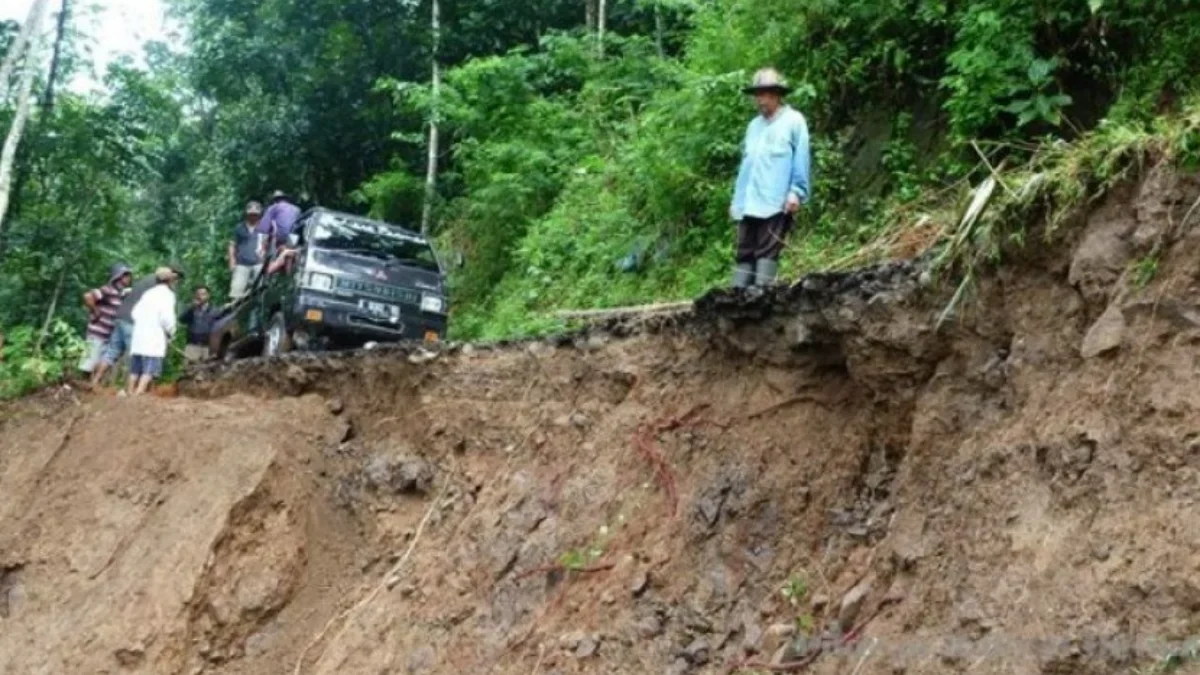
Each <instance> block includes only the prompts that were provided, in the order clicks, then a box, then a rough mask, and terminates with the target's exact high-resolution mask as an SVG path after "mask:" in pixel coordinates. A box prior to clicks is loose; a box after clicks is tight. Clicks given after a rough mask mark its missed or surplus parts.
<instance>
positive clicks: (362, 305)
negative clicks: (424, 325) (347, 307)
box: [358, 300, 400, 319]
mask: <svg viewBox="0 0 1200 675" xmlns="http://www.w3.org/2000/svg"><path fill="white" fill-rule="evenodd" d="M358 307H359V309H363V310H366V311H367V312H369V313H371V314H373V315H375V316H381V317H384V318H388V319H391V318H398V317H399V316H400V308H399V307H397V306H395V305H389V304H387V303H386V302H375V301H374V300H359V301H358Z"/></svg>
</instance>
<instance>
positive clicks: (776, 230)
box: [729, 68, 810, 288]
mask: <svg viewBox="0 0 1200 675" xmlns="http://www.w3.org/2000/svg"><path fill="white" fill-rule="evenodd" d="M743 91H744V92H745V93H747V94H752V95H753V96H754V101H755V105H756V106H757V107H758V112H759V115H758V117H755V118H754V119H753V120H752V121H751V122H750V126H749V127H748V128H747V129H746V138H745V140H744V141H743V143H742V164H741V167H740V169H739V170H738V176H737V186H736V187H735V189H734V193H733V204H732V205H731V207H730V209H729V214H730V216H731V217H732V218H733V219H734V220H736V221H738V232H737V254H736V261H737V268H736V270H735V271H734V275H733V285H734V287H735V288H746V287H748V286H760V287H761V286H767V285H769V284H771V283H772V282H774V281H775V277H776V275H777V274H778V272H779V254H780V253H782V252H783V249H784V245H785V241H786V240H787V235H788V232H789V231H790V230H791V229H792V224H793V222H794V220H795V215H796V213H797V212H798V211H799V210H800V207H801V205H803V204H807V203H808V199H809V184H808V174H809V163H810V156H809V142H808V123H807V122H806V121H805V119H804V116H803V115H801V114H800V113H799V112H798V111H797V110H795V109H794V108H792V107H791V106H789V105H787V104H786V103H784V102H783V98H784V96H786V95H787V94H788V93H789V92H790V91H791V89H790V88H789V87H788V85H787V83H786V82H785V81H784V80H783V77H782V76H780V74H779V72H778V71H776V70H775V69H774V68H764V69H762V70H760V71H758V72H757V73H755V74H754V82H753V83H752V84H751V85H750V86H749V87H746V88H745V89H744V90H743Z"/></svg>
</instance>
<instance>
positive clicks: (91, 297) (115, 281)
mask: <svg viewBox="0 0 1200 675" xmlns="http://www.w3.org/2000/svg"><path fill="white" fill-rule="evenodd" d="M132 280H133V272H132V271H131V270H130V269H129V268H128V267H127V266H125V265H121V264H117V265H113V266H112V268H111V269H110V270H109V271H108V283H106V284H104V285H103V286H101V287H100V288H94V289H92V290H90V291H88V292H87V293H84V294H83V304H84V306H86V307H87V308H88V317H89V318H88V326H87V351H86V352H85V353H84V355H83V359H82V360H81V361H80V362H79V371H80V372H82V373H85V374H87V375H88V376H90V375H91V374H92V373H94V372H95V370H96V368H97V366H99V365H100V359H102V358H103V357H104V350H105V349H106V348H107V347H108V341H109V338H110V337H112V334H113V331H114V330H115V329H116V327H117V312H118V311H120V309H121V300H122V298H124V294H125V292H126V290H127V289H128V288H129V282H130V281H132Z"/></svg>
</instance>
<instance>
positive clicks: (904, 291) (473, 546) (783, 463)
mask: <svg viewBox="0 0 1200 675" xmlns="http://www.w3.org/2000/svg"><path fill="white" fill-rule="evenodd" d="M1197 196H1200V187H1198V185H1197V182H1196V181H1195V180H1193V179H1191V178H1189V177H1180V176H1178V175H1176V174H1174V173H1171V172H1169V171H1159V170H1156V171H1153V172H1151V173H1150V174H1149V175H1148V177H1147V179H1146V180H1145V181H1144V182H1143V183H1141V184H1139V185H1136V186H1130V187H1129V188H1128V189H1127V190H1126V191H1125V192H1123V193H1121V194H1117V195H1114V196H1113V197H1112V198H1111V199H1110V200H1109V201H1108V202H1107V203H1106V204H1104V205H1103V206H1102V207H1101V208H1099V209H1098V210H1097V211H1096V212H1095V213H1094V214H1092V215H1091V217H1090V218H1088V219H1087V221H1086V222H1083V223H1080V225H1079V227H1078V228H1076V229H1075V230H1074V231H1073V234H1072V235H1071V239H1070V240H1069V241H1066V242H1065V243H1062V244H1061V245H1058V246H1056V247H1055V248H1053V249H1047V250H1045V251H1043V252H1041V253H1038V254H1036V255H1029V256H1027V257H1026V258H1025V259H1024V261H1022V262H1019V263H1014V264H1011V265H1009V266H1007V267H1005V268H1003V269H1002V270H1000V271H999V272H998V273H997V274H995V275H993V276H991V277H990V278H988V279H986V280H984V282H983V283H982V284H981V286H980V288H979V289H978V298H977V301H976V302H973V303H971V304H969V305H965V306H964V307H963V308H962V309H961V310H960V311H959V316H958V317H957V320H956V321H955V322H953V323H952V324H951V325H948V326H945V327H943V328H941V329H937V328H936V319H937V316H938V314H939V313H940V311H941V310H942V309H943V307H944V301H945V295H944V294H943V293H942V292H940V291H938V290H937V289H936V288H934V287H933V286H931V285H930V284H929V278H928V275H927V274H924V271H925V270H924V267H923V265H922V264H921V263H919V262H917V263H898V264H891V265H884V266H880V267H876V268H872V269H870V270H863V271H859V272H855V273H849V274H838V275H818V276H813V277H810V278H808V279H806V280H804V281H803V282H802V283H800V284H798V285H797V286H795V287H792V288H789V289H780V290H778V291H776V292H772V293H768V294H766V295H764V296H762V297H758V298H755V299H747V298H744V297H741V296H734V295H729V294H723V293H715V294H712V295H710V296H709V297H707V298H704V299H702V300H701V301H700V302H699V303H698V306H697V311H696V313H695V314H694V315H692V316H690V317H685V318H682V319H673V320H671V321H669V322H664V323H661V324H654V325H651V326H641V327H638V330H628V329H621V330H620V331H618V332H619V333H620V335H619V336H614V335H612V334H611V332H593V333H590V334H581V335H577V336H571V337H569V338H561V339H557V340H553V341H548V342H543V341H538V342H530V343H521V344H509V345H495V346H476V345H458V346H453V345H452V346H448V347H446V348H444V349H442V350H439V351H434V352H430V351H426V350H423V349H417V348H397V349H385V350H378V351H374V352H367V353H356V354H349V355H340V356H308V357H295V358H288V359H283V360H276V361H249V362H246V363H242V364H237V365H235V366H233V367H231V368H225V367H222V368H218V369H214V370H210V371H204V372H200V373H198V374H197V375H196V377H195V378H194V379H193V380H192V381H191V382H188V383H186V384H185V386H184V387H183V388H182V390H181V394H182V395H183V398H178V399H163V400H138V401H132V400H130V401H126V400H111V399H87V400H83V401H82V402H80V403H78V404H74V403H70V402H59V403H52V402H47V401H36V402H29V403H27V404H24V405H20V406H17V408H16V409H15V410H14V411H12V412H11V413H10V418H9V419H7V420H6V421H5V422H4V427H3V432H2V434H3V435H2V436H0V570H2V572H0V671H2V672H5V673H124V672H130V673H155V674H157V673H171V674H175V673H185V674H188V675H199V674H201V673H213V674H218V673H220V674H244V675H277V674H286V673H304V674H306V675H308V674H315V673H327V674H332V673H339V674H340V673H363V674H370V675H376V674H382V673H389V674H391V673H397V674H399V673H404V674H410V673H411V674H417V673H429V674H446V675H449V674H452V673H453V674H458V673H500V674H504V675H508V674H513V675H516V674H520V675H528V674H529V673H533V674H534V675H552V674H553V675H567V674H569V673H623V674H624V673H628V674H630V675H633V674H638V675H642V674H645V673H668V674H670V673H674V674H677V675H682V674H684V673H712V674H716V673H724V672H729V671H731V670H734V671H736V670H741V671H742V672H747V673H749V672H759V673H761V672H769V671H780V672H800V671H804V672H816V673H854V674H855V675H858V674H866V673H966V672H971V673H1062V674H1077V673H1078V674H1083V673H1114V672H1133V669H1134V668H1138V667H1151V668H1156V670H1151V671H1149V672H1181V673H1182V672H1200V670H1197V664H1196V662H1194V661H1193V660H1191V659H1192V658H1193V657H1191V656H1189V654H1188V653H1187V652H1186V650H1185V649H1181V648H1182V647H1184V646H1186V645H1185V643H1186V641H1187V640H1189V639H1191V638H1192V636H1195V635H1197V634H1198V632H1200V618H1198V617H1200V554H1197V551H1200V525H1197V524H1195V523H1194V522H1193V521H1194V519H1192V518H1189V517H1188V516H1189V514H1190V513H1191V512H1192V511H1193V510H1194V509H1195V507H1196V505H1197V503H1198V501H1200V480H1198V479H1200V393H1197V392H1200V387H1198V386H1197V384H1198V383H1200V382H1198V380H1200V375H1198V371H1197V365H1196V345H1197V344H1200V304H1198V303H1197V301H1196V300H1195V298H1196V297H1197V294H1196V292H1195V291H1196V290H1197V289H1196V286H1197V282H1198V281H1200V276H1198V274H1200V273H1197V271H1196V270H1197V269H1200V253H1197V247H1196V245H1195V244H1196V241H1197V238H1198V235H1195V234H1193V233H1192V231H1191V230H1190V229H1188V228H1186V227H1184V226H1186V223H1185V222H1184V214H1185V213H1187V212H1188V210H1189V208H1190V206H1191V204H1192V203H1194V202H1195V200H1196V198H1197ZM1181 224H1182V225H1181ZM1151 257H1153V263H1154V265H1156V267H1157V275H1156V276H1155V277H1154V278H1153V279H1148V278H1147V277H1148V275H1146V274H1145V273H1144V271H1145V270H1146V269H1147V268H1148V267H1150V265H1151V263H1150V262H1147V261H1149V260H1150V258H1151ZM1172 648H1174V649H1177V650H1179V651H1180V653H1179V654H1177V655H1176V657H1175V658H1174V660H1167V659H1164V658H1163V656H1164V654H1166V652H1167V650H1168V649H1172ZM1172 669H1173V670H1172ZM1188 669H1191V670H1188Z"/></svg>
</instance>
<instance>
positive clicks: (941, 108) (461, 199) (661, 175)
mask: <svg viewBox="0 0 1200 675" xmlns="http://www.w3.org/2000/svg"><path fill="white" fill-rule="evenodd" d="M173 4H174V5H175V9H176V10H177V13H178V15H179V16H180V18H181V19H182V20H183V21H184V22H185V23H186V27H187V33H188V35H189V39H190V44H189V46H188V51H187V52H185V53H178V52H173V51H172V50H171V49H169V48H168V47H167V46H166V45H162V44H154V45H150V46H148V48H147V53H146V57H147V62H148V63H149V68H148V69H139V68H136V67H134V66H133V65H132V64H131V63H130V62H121V63H118V64H116V66H114V67H113V68H111V69H110V71H109V72H108V73H106V76H105V79H104V84H105V87H106V89H107V91H106V92H105V93H104V95H102V96H97V95H80V94H72V93H68V89H67V88H65V87H58V91H60V92H62V93H60V95H59V96H58V98H57V101H56V104H55V105H54V107H53V108H52V109H50V110H45V111H38V112H37V114H35V116H34V119H33V120H32V123H31V125H30V127H29V134H28V136H27V138H26V141H25V142H24V143H23V144H22V150H21V153H20V156H19V158H18V167H17V168H18V170H17V181H16V185H15V186H14V194H13V196H14V200H13V204H12V207H11V209H10V217H9V222H8V224H7V225H6V228H5V231H4V232H3V233H0V316H2V317H4V322H5V324H6V326H7V327H8V329H9V330H10V333H11V334H18V335H19V334H20V331H19V330H18V329H16V328H14V327H15V326H38V327H40V326H42V325H44V324H45V322H46V316H47V315H48V314H49V315H51V318H52V319H53V320H52V321H51V322H50V324H48V325H52V326H58V325H59V323H58V322H60V321H61V322H62V325H67V326H71V327H72V328H73V329H74V330H75V331H76V332H77V333H79V334H81V333H82V329H83V323H84V320H85V315H84V312H83V310H82V308H81V307H80V304H79V302H78V298H79V295H80V293H82V291H83V290H85V289H86V288H89V287H93V286H96V285H98V284H99V283H100V281H101V280H102V279H103V276H104V271H105V270H106V269H107V267H108V266H109V265H110V264H112V263H113V262H117V261H124V262H127V263H129V264H132V265H133V266H134V267H135V268H136V269H137V271H138V272H139V273H145V272H148V271H150V269H152V268H153V267H154V266H155V265H157V264H160V263H162V262H164V261H165V260H168V259H175V260H182V261H183V262H184V263H185V265H186V267H187V268H188V270H189V272H190V274H189V285H191V284H195V283H205V284H207V285H209V286H210V287H212V288H213V290H214V291H215V292H216V295H217V296H218V301H219V300H220V296H221V294H222V292H223V290H224V288H225V287H226V284H227V281H228V279H227V273H226V271H225V267H224V264H223V255H224V254H223V250H224V246H225V243H226V238H227V236H228V234H227V233H228V232H229V230H230V228H232V227H233V225H234V224H235V223H236V221H237V218H238V215H239V211H240V209H241V205H242V204H244V202H245V201H247V200H248V199H251V198H258V199H261V198H262V197H263V196H264V195H265V194H266V193H267V192H268V191H269V190H272V189H275V188H285V189H289V190H291V191H293V192H294V193H296V194H297V195H298V196H299V197H300V198H301V200H302V202H303V204H304V205H305V206H310V205H316V204H321V205H326V206H332V207H340V208H347V209H359V210H364V211H370V213H371V215H373V216H376V217H380V218H385V219H387V220H390V221H392V222H396V223H399V224H406V225H412V224H413V223H415V222H417V220H418V219H419V217H420V214H421V212H422V208H423V206H424V200H425V184H424V175H425V165H424V162H425V158H426V150H427V148H426V147H425V144H426V138H427V132H428V129H429V125H430V124H431V123H433V122H436V123H438V125H439V130H440V132H441V138H442V147H441V152H440V156H439V157H438V160H439V169H440V175H439V179H438V188H437V193H436V195H435V196H434V202H433V204H432V206H433V207H434V213H435V215H436V218H435V221H436V222H435V226H436V230H435V232H436V235H437V236H438V238H439V241H440V243H441V247H442V248H443V249H444V251H445V252H446V253H451V254H458V253H461V254H462V256H463V259H464V260H465V265H464V266H463V267H462V268H461V269H455V270H453V274H452V278H451V283H452V290H453V295H452V311H453V317H452V322H451V326H452V331H453V332H454V333H455V334H456V337H460V338H478V337H487V338H500V337H508V336H514V335H533V334H540V333H545V332H548V331H554V330H560V329H561V328H562V322H560V321H558V320H556V319H555V318H554V312H555V310H558V309H564V308H594V307H606V306H614V305H622V304H636V303H641V302H650V301H665V300H670V299H676V298H687V297H693V296H695V295H698V294H700V293H703V292H704V291H705V290H707V289H709V288H711V287H713V286H716V285H722V284H724V283H726V280H727V279H728V276H729V274H730V271H731V267H732V260H731V258H732V248H733V237H734V225H733V223H732V222H730V220H729V217H728V206H729V200H730V196H731V195H730V193H731V190H732V183H733V179H734V173H735V170H736V167H737V162H738V159H739V155H740V142H741V139H742V134H743V132H744V129H745V127H746V124H747V122H748V121H749V120H750V119H751V117H752V116H753V115H754V114H755V113H754V110H753V107H752V105H751V103H750V102H749V101H748V100H747V99H746V97H745V96H744V95H743V94H742V93H741V91H740V89H741V87H742V86H743V85H744V83H745V82H746V80H747V79H748V77H749V74H750V73H751V72H752V71H753V70H754V69H756V68H758V67H760V66H763V65H768V64H771V65H775V66H776V67H778V68H780V69H781V70H782V71H783V72H784V73H786V74H787V75H788V76H789V77H790V80H791V82H792V84H793V85H794V89H795V91H794V93H793V94H792V95H791V96H790V98H789V100H790V102H791V103H792V105H794V106H795V107H797V108H798V109H800V110H801V111H802V112H803V113H804V114H805V115H806V117H807V119H808V121H809V126H810V131H811V133H812V142H813V148H812V149H813V157H814V171H813V189H814V194H813V198H812V200H811V202H810V203H809V204H808V205H806V206H805V208H804V209H803V211H802V213H801V216H800V218H799V219H798V223H797V229H796V231H795V233H794V234H793V236H792V239H791V240H790V242H789V245H788V248H787V249H786V250H785V252H784V257H783V261H782V262H783V271H784V273H785V275H795V274H799V273H802V272H804V271H808V270H812V269H817V268H827V267H831V266H841V265H846V264H851V263H854V262H860V261H862V260H865V259H867V258H869V257H870V256H879V255H887V254H888V252H889V250H890V249H889V246H890V245H892V244H895V243H897V242H901V243H904V242H906V241H908V238H911V237H917V238H918V239H920V237H926V236H927V235H925V234H923V232H925V231H929V232H934V233H936V232H937V231H938V229H939V228H941V227H944V228H946V229H947V231H949V234H950V236H949V238H948V239H947V241H946V242H945V244H944V246H943V248H942V256H943V257H942V262H943V265H944V270H946V271H947V272H948V273H955V274H961V275H962V278H963V279H964V282H963V286H962V288H961V290H962V291H963V292H962V293H960V299H961V297H962V296H965V295H966V291H967V290H968V289H969V286H970V282H971V280H972V279H973V270H975V269H976V268H977V267H978V266H980V265H982V264H992V263H994V262H996V261H998V260H1001V259H1002V258H1003V255H1004V253H1005V251H1006V250H1007V247H1010V246H1014V245H1020V244H1023V243H1026V242H1027V241H1030V240H1032V239H1033V237H1031V236H1030V233H1031V229H1030V228H1026V227H1024V224H1025V223H1029V222H1036V223H1044V224H1045V227H1043V228H1040V229H1038V231H1039V234H1044V235H1049V236H1052V234H1053V232H1055V231H1056V230H1057V228H1059V227H1060V226H1061V225H1062V223H1063V222H1064V221H1065V219H1066V218H1067V217H1068V215H1069V214H1071V213H1073V212H1075V211H1076V210H1078V209H1079V208H1084V207H1086V206H1087V205H1088V204H1089V203H1091V202H1092V201H1093V200H1094V199H1095V198H1096V196H1097V195H1098V194H1100V193H1101V192H1103V191H1104V190H1105V189H1107V187H1109V186H1111V185H1112V184H1113V183H1115V182H1116V181H1119V180H1121V179H1122V178H1123V177H1125V176H1127V175H1129V172H1130V171H1132V170H1135V169H1136V168H1137V166H1138V163H1139V161H1140V160H1142V159H1143V158H1146V157H1148V156H1149V155H1150V153H1153V152H1162V153H1165V154H1167V155H1169V156H1170V157H1171V158H1173V159H1174V160H1176V161H1179V162H1181V163H1183V164H1185V165H1188V166H1193V167H1200V124H1198V123H1197V120H1196V119H1195V118H1196V116H1197V115H1200V113H1198V112H1197V106H1196V100H1195V99H1194V95H1195V93H1196V83H1197V75H1196V72H1195V68H1194V66H1193V64H1194V63H1196V62H1197V60H1200V5H1196V4H1195V3H1191V2H1186V1H1184V0H1167V1H1165V2H1164V1H1163V0H1127V1H1125V2H1121V3H1116V2H1111V1H1106V0H1089V1H1088V2H1087V3H1080V2H1079V1H1078V0H1045V1H1043V2H1037V3H1030V2H1023V1H1022V0H981V1H979V2H970V3H951V2H948V1H947V0H913V1H911V2H904V3H900V2H878V1H877V0H809V1H806V2H799V1H798V0H705V1H703V2H701V1H700V0H637V1H636V2H629V3H610V10H611V11H610V14H609V20H610V21H609V25H608V33H607V36H606V38H605V45H604V50H603V52H601V51H600V50H599V49H597V46H598V45H597V43H596V37H595V34H594V33H593V32H591V29H592V28H593V27H591V26H586V25H584V24H585V11H584V5H585V4H586V3H581V2H579V1H578V0H532V2H520V3H517V2H514V1H513V0H461V1H460V2H455V3H443V5H444V6H443V7H442V19H443V26H442V31H441V36H442V39H441V44H440V48H439V51H438V60H439V63H440V66H441V72H442V73H443V75H444V86H443V87H442V88H441V96H440V98H438V99H436V100H435V99H434V97H433V95H432V90H431V88H430V87H429V85H428V82H429V77H430V73H431V67H432V56H433V50H432V47H433V35H432V33H431V30H430V26H429V16H430V9H431V7H430V3H429V1H428V0H419V1H416V2H394V1H390V2H382V1H380V2H376V1H375V0H363V1H360V2H341V1H340V0H314V1H313V2H303V3H302V2H299V1H298V0H272V1H270V2H258V1H255V0H175V1H174V3H173ZM12 28H13V27H12V26H11V25H10V24H5V25H2V26H0V44H4V43H5V42H6V41H7V40H8V39H10V38H9V36H10V35H11V34H12ZM68 34H69V35H70V40H71V41H72V42H71V44H68V45H67V47H68V49H67V50H66V53H67V54H68V55H69V56H70V57H71V58H68V59H67V60H66V62H67V66H68V71H72V70H75V69H80V68H85V67H86V65H87V63H86V56H85V55H86V49H85V48H84V47H85V46H84V45H81V44H77V41H78V36H77V34H76V33H75V32H73V31H69V32H68ZM3 101H5V99H3V98H0V128H5V127H6V126H7V122H8V120H10V119H11V114H12V111H11V109H10V108H9V107H6V106H8V105H9V104H8V103H7V102H3ZM1164 120H1166V121H1164ZM977 150H978V152H977ZM979 153H986V155H987V157H988V160H989V162H990V163H991V164H992V165H993V166H1002V167H1004V168H1005V171H1004V172H1003V174H1002V175H1003V178H1002V180H1003V181H1004V185H1002V186H1000V187H999V189H998V190H997V193H996V195H995V197H994V198H993V202H992V203H991V204H990V205H989V206H988V209H987V210H986V212H984V213H983V214H982V217H980V218H978V219H976V220H973V221H971V222H970V223H967V224H963V225H962V226H961V227H959V228H957V229H955V228H954V227H953V223H950V222H948V221H947V218H946V215H945V214H946V213H948V212H951V211H954V210H955V207H956V206H959V205H958V204H957V202H958V201H961V200H962V198H963V195H964V193H965V192H966V189H965V186H967V185H977V184H978V183H979V182H980V181H981V180H982V179H983V178H985V177H986V176H988V175H990V173H991V169H990V167H985V166H983V165H982V164H980V161H979ZM918 223H919V224H921V228H924V230H922V234H920V235H919V236H918V235H917V234H914V233H915V232H916V230H918V229H920V228H915V227H914V224H918ZM1035 229H1037V228H1035ZM918 243H921V242H920V241H918ZM455 257H456V256H455ZM1151 271H1152V265H1151V264H1150V263H1149V262H1144V265H1139V267H1138V268H1137V271H1136V272H1137V274H1136V276H1137V278H1142V277H1147V276H1150V275H1151ZM189 292H190V288H182V289H180V295H181V297H186V295H187V294H188V293H189ZM24 330H29V329H24ZM35 332H37V333H39V334H40V332H41V331H40V330H35ZM37 337H42V336H40V335H39V336H37ZM48 338H49V336H48V335H47V336H45V337H42V341H43V343H44V344H49V343H50V342H52V341H50V340H49V339H48ZM35 339H36V338H35ZM14 355H15V356H14V357H13V358H15V359H17V360H18V361H22V360H24V359H29V358H32V355H30V354H29V353H28V352H27V350H26V351H20V350H18V351H17V352H14ZM46 358H47V357H46V356H45V354H43V355H42V356H39V357H38V359H39V360H40V361H39V363H40V364H41V365H38V364H34V365H31V366H30V368H31V370H30V371H29V372H32V373H35V374H36V373H39V372H42V371H45V370H46V367H44V363H41V361H44V360H45V359H46ZM19 365H20V364H16V363H13V362H12V361H9V362H7V363H6V365H5V366H4V367H5V368H6V369H8V371H7V372H10V373H11V377H18V376H19V377H21V378H25V379H26V380H29V378H30V377H32V380H29V381H38V380H39V378H40V377H41V376H27V375H19V372H18V371H19V368H18V366H19ZM178 366H179V364H178V363H177V362H173V363H172V366H171V368H172V371H171V372H172V373H174V372H177V368H178ZM13 369H17V370H13ZM49 369H50V371H53V367H50V368H49ZM20 372H25V371H20ZM47 372H49V371H47Z"/></svg>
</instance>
